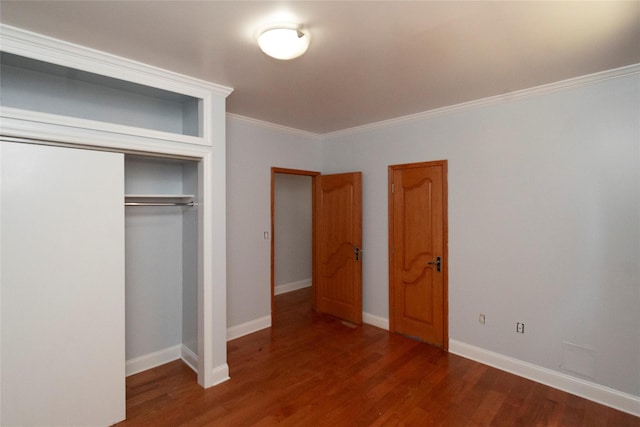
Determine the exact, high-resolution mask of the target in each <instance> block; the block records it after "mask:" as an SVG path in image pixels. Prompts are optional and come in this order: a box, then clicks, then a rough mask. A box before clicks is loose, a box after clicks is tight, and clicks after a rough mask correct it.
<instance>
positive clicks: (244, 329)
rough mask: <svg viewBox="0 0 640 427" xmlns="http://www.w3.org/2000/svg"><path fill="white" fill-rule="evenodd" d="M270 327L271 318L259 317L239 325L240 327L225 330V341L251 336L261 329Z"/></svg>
mask: <svg viewBox="0 0 640 427" xmlns="http://www.w3.org/2000/svg"><path fill="white" fill-rule="evenodd" d="M270 327H271V316H264V317H260V318H259V319H255V320H251V321H249V322H245V323H241V324H240V325H236V326H231V327H230V328H227V341H231V340H234V339H236V338H240V337H243V336H245V335H249V334H252V333H254V332H257V331H260V330H262V329H266V328H270Z"/></svg>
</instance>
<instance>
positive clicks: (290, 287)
mask: <svg viewBox="0 0 640 427" xmlns="http://www.w3.org/2000/svg"><path fill="white" fill-rule="evenodd" d="M309 287H311V278H309V279H304V280H300V281H298V282H291V283H285V284H283V285H277V286H275V288H274V290H273V294H274V295H280V294H285V293H287V292H292V291H297V290H298V289H304V288H309Z"/></svg>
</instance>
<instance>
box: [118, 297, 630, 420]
mask: <svg viewBox="0 0 640 427" xmlns="http://www.w3.org/2000/svg"><path fill="white" fill-rule="evenodd" d="M228 351H229V355H228V361H229V366H230V371H231V372H230V373H231V380H229V381H227V382H225V383H223V384H221V385H219V386H217V387H214V388H212V389H209V390H204V389H202V388H200V387H199V386H198V385H197V384H196V377H195V374H194V373H193V372H192V371H191V370H190V369H189V368H188V367H186V365H184V364H183V363H182V362H179V361H176V362H172V363H169V364H167V365H163V366H161V367H158V368H155V369H152V370H149V371H146V372H143V373H140V374H137V375H134V376H131V377H129V378H128V379H127V420H126V421H124V422H122V423H120V424H118V425H121V426H186V425H189V426H273V425H282V426H620V427H623V426H634V427H638V426H640V418H637V417H634V416H631V415H628V414H625V413H622V412H620V411H616V410H614V409H611V408H608V407H606V406H603V405H600V404H597V403H594V402H591V401H588V400H585V399H582V398H579V397H576V396H573V395H571V394H568V393H564V392H561V391H559V390H556V389H553V388H551V387H547V386H544V385H542V384H538V383H536V382H533V381H530V380H527V379H524V378H521V377H518V376H515V375H512V374H509V373H506V372H503V371H500V370H497V369H494V368H491V367H489V366H486V365H482V364H480V363H477V362H474V361H471V360H468V359H464V358H462V357H459V356H456V355H453V354H449V353H447V352H445V351H442V350H440V349H438V348H435V347H431V346H429V345H427V344H424V343H420V342H417V341H413V340H410V339H408V338H405V337H403V336H400V335H396V334H391V333H388V332H387V331H384V330H381V329H378V328H375V327H373V326H369V325H362V326H355V327H354V325H350V324H345V323H343V322H342V321H340V320H338V319H335V318H333V317H330V316H326V315H322V314H318V313H315V312H313V311H312V309H311V290H310V289H309V288H307V289H301V290H299V291H294V292H290V293H287V294H282V295H278V296H277V297H276V315H275V324H274V326H273V328H271V329H266V330H263V331H259V332H256V333H254V334H251V335H247V336H245V337H242V338H238V339H236V340H233V341H231V342H229V344H228Z"/></svg>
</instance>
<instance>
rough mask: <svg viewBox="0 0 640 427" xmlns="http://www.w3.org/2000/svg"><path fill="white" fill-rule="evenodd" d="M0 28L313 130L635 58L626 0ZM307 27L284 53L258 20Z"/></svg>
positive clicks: (293, 6) (214, 4) (637, 48)
mask: <svg viewBox="0 0 640 427" xmlns="http://www.w3.org/2000/svg"><path fill="white" fill-rule="evenodd" d="M0 8H1V9H0V20H1V21H2V22H3V23H6V24H9V25H13V26H16V27H20V28H24V29H27V30H31V31H34V32H38V33H42V34H46V35H50V36H53V37H55V38H59V39H62V40H67V41H70V42H73V43H77V44H80V45H84V46H88V47H92V48H95V49H99V50H102V51H106V52H110V53H113V54H116V55H120V56H123V57H126V58H131V59H134V60H137V61H141V62H145V63H148V64H151V65H155V66H158V67H161V68H165V69H169V70H172V71H175V72H178V73H182V74H187V75H190V76H193V77H197V78H200V79H204V80H208V81H212V82H214V83H218V84H222V85H225V86H230V87H232V88H234V92H233V93H232V94H231V95H230V96H229V98H228V102H227V110H228V111H229V112H231V113H235V114H239V115H242V116H246V117H251V118H254V119H259V120H264V121H267V122H271V123H276V124H280V125H284V126H289V127H293V128H296V129H300V130H306V131H310V132H314V133H327V132H331V131H337V130H341V129H346V128H350V127H354V126H359V125H364V124H368V123H373V122H377V121H381V120H387V119H392V118H395V117H400V116H405V115H409V114H414V113H419V112H423V111H428V110H431V109H435V108H439V107H444V106H449V105H454V104H458V103H462V102H466V101H471V100H474V99H480V98H485V97H489V96H494V95H500V94H505V93H508V92H511V91H515V90H519V89H525V88H530V87H534V86H539V85H542V84H546V83H551V82H555V81H559V80H564V79H567V78H571V77H576V76H582V75H586V74H591V73H595V72H598V71H603V70H608V69H612V68H617V67H622V66H626V65H630V64H635V63H640V1H631V2H616V1H607V2H585V1H578V2H508V1H505V2H482V1H480V2H478V1H474V2H455V1H454V2H426V1H406V2H405V1H367V2H355V1H345V2H342V1H324V2H318V1H298V2H291V1H288V2H287V1H278V2H269V1H259V2H253V1H12V0H2V1H1V3H0ZM283 17H284V18H287V17H288V18H289V19H291V20H293V21H295V22H297V23H301V24H304V25H305V27H306V28H308V29H309V31H310V32H311V46H310V47H309V51H308V52H307V53H306V54H305V55H303V56H302V57H300V58H298V59H294V60H292V61H278V60H275V59H271V58H269V57H267V56H265V55H264V54H263V53H262V52H261V51H260V50H259V49H258V47H257V44H256V41H255V37H256V31H257V30H258V28H260V27H261V26H263V25H264V24H265V23H268V22H270V21H273V20H275V21H281V20H282V19H284V18H283Z"/></svg>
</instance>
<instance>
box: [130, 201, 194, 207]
mask: <svg viewBox="0 0 640 427" xmlns="http://www.w3.org/2000/svg"><path fill="white" fill-rule="evenodd" d="M124 205H125V206H186V207H190V208H195V207H197V206H198V204H197V203H196V202H124Z"/></svg>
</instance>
